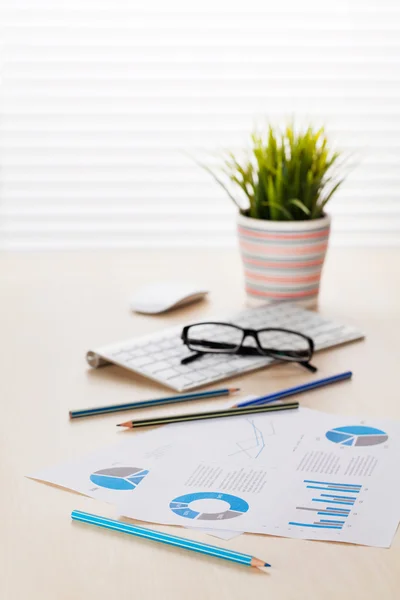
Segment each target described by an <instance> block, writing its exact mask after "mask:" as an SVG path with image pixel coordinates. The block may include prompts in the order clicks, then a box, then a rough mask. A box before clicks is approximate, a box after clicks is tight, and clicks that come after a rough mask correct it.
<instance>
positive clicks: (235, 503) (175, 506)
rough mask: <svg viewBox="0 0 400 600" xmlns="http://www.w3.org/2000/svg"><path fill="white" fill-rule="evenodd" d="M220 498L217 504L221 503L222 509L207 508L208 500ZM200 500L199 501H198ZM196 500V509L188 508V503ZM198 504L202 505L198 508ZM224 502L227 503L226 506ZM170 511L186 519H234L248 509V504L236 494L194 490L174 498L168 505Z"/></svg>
mask: <svg viewBox="0 0 400 600" xmlns="http://www.w3.org/2000/svg"><path fill="white" fill-rule="evenodd" d="M209 500H212V501H215V500H221V501H222V502H220V503H219V504H221V505H222V507H223V508H224V510H219V511H217V512H210V511H209V510H207V504H208V501H209ZM198 501H200V502H198ZM192 502H196V509H194V507H192V508H190V504H191V503H192ZM198 504H200V505H204V508H203V506H202V508H201V509H198V508H197V506H198ZM217 504H218V503H217ZM226 504H228V505H229V507H228V508H225V507H226ZM169 507H170V509H171V510H172V512H174V513H175V514H176V515H179V516H180V517H185V518H186V519H199V520H201V521H220V520H223V519H234V518H235V517H239V516H240V515H242V514H243V513H245V512H247V511H248V510H249V505H248V504H247V502H246V500H243V498H239V497H238V496H232V495H231V494H224V493H222V492H195V493H193V494H185V495H184V496H178V497H177V498H174V499H173V500H172V502H171V503H170V505H169Z"/></svg>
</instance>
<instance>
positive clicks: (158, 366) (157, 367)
mask: <svg viewBox="0 0 400 600" xmlns="http://www.w3.org/2000/svg"><path fill="white" fill-rule="evenodd" d="M169 368H170V364H169V363H167V362H166V361H165V360H160V361H158V362H153V361H152V362H151V364H150V365H147V369H146V371H147V372H148V373H153V374H154V373H157V372H158V371H162V370H164V369H169Z"/></svg>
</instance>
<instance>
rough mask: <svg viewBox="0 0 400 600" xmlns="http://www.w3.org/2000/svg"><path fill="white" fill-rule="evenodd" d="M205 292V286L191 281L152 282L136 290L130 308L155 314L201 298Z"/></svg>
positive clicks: (206, 291)
mask: <svg viewBox="0 0 400 600" xmlns="http://www.w3.org/2000/svg"><path fill="white" fill-rule="evenodd" d="M207 294H208V290H207V289H206V288H205V287H199V286H198V285H196V284H193V283H191V282H184V281H165V282H158V283H152V284H150V285H147V286H145V287H143V288H141V289H139V290H138V291H137V293H136V294H135V296H134V297H133V298H132V300H131V308H132V310H134V311H135V312H138V313H145V314H149V315H155V314H159V313H163V312H166V311H168V310H172V309H175V308H178V307H181V306H185V305H186V304H191V303H192V302H197V301H198V300H202V299H203V298H204V297H205V296H206V295H207Z"/></svg>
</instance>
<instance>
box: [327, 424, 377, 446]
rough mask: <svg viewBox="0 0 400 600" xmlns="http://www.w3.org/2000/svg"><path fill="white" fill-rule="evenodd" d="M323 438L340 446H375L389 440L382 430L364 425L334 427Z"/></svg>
mask: <svg viewBox="0 0 400 600" xmlns="http://www.w3.org/2000/svg"><path fill="white" fill-rule="evenodd" d="M325 436H326V437H327V438H328V440H329V441H330V442H334V443H335V444H340V445H341V446H376V445H377V444H383V443H384V442H386V441H387V440H388V439H389V436H388V434H387V433H386V432H385V431H382V429H376V427H367V426H365V425H346V426H345V427H335V429H330V430H329V431H327V432H326V434H325Z"/></svg>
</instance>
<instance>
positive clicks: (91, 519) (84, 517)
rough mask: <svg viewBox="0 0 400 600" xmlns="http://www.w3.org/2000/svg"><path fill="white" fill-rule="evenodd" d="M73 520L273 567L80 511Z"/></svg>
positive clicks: (208, 553) (228, 551) (249, 557)
mask: <svg viewBox="0 0 400 600" xmlns="http://www.w3.org/2000/svg"><path fill="white" fill-rule="evenodd" d="M71 519H72V520H73V521H80V522H82V523H89V524H90V525H97V526H98V527H104V528H105V529H111V530H112V531H120V532H121V533H128V534H129V535H134V536H136V537H139V538H145V539H147V540H153V541H155V542H160V543H161V544H168V545H169V546H175V547H177V548H184V549H186V550H191V551H192V552H199V553H200V554H206V555H208V556H214V557H215V558H222V559H224V560H229V561H231V562H234V563H238V564H240V565H244V566H247V567H270V566H271V565H270V564H268V563H266V562H264V561H263V560H261V559H259V558H254V556H250V554H242V553H241V552H235V551H234V550H227V549H226V548H219V547H218V546H210V545H209V544H203V543H202V542H196V541H194V540H188V539H187V538H181V537H178V536H176V535H170V534H168V533H162V532H161V531H155V530H154V529H147V528H145V527H138V526H137V525H130V524H129V523H123V522H122V521H115V520H114V519H106V518H105V517H100V516H98V515H92V514H90V513H85V512H81V511H80V510H73V511H72V513H71Z"/></svg>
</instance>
